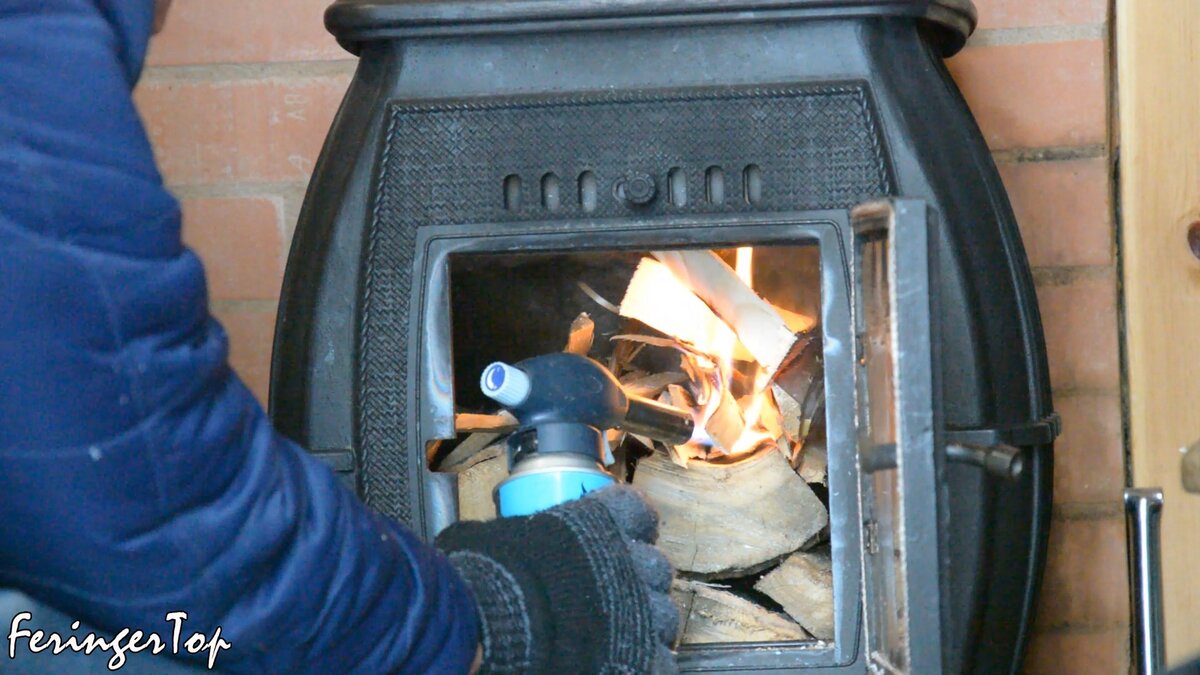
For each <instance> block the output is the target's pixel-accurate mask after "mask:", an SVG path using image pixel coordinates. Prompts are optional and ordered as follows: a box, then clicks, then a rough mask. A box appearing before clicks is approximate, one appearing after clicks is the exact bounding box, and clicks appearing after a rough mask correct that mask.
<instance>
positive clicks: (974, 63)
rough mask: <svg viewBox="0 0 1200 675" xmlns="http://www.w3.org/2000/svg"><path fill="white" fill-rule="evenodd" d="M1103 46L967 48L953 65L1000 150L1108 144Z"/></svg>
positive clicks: (1063, 44) (1060, 44) (986, 134)
mask: <svg viewBox="0 0 1200 675" xmlns="http://www.w3.org/2000/svg"><path fill="white" fill-rule="evenodd" d="M1104 50H1105V45H1104V41H1103V40H1080V41H1073V42H1056V43H1047V44H1022V45H1003V46H994V47H975V48H967V49H964V50H963V51H962V52H961V53H960V54H959V55H958V56H956V57H954V58H952V59H950V60H949V61H948V62H947V65H948V66H949V68H950V72H951V73H952V74H953V75H954V79H955V80H956V81H957V82H958V86H959V88H961V89H962V92H963V96H965V97H966V99H967V103H968V104H969V105H970V106H971V111H972V112H973V113H974V114H975V118H976V120H978V122H979V127H980V128H981V129H982V130H983V135H984V138H986V139H987V142H988V145H990V146H991V147H992V148H993V149H1007V148H1039V147H1050V146H1072V145H1092V144H1099V143H1103V142H1104V141H1105V138H1106V133H1105V130H1106V110H1107V108H1106V105H1107V97H1106V95H1105V86H1106V85H1105V64H1104Z"/></svg>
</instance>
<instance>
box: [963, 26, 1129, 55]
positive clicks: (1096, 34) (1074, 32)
mask: <svg viewBox="0 0 1200 675" xmlns="http://www.w3.org/2000/svg"><path fill="white" fill-rule="evenodd" d="M1107 35H1108V26H1107V25H1106V24H1103V23H1094V24H1076V25H1065V26H1022V27H1019V28H984V29H982V30H978V31H975V33H974V34H973V35H971V38H970V39H969V40H967V45H966V48H967V49H971V48H974V47H1006V46H1010V45H1028V44H1047V43H1055V42H1076V41H1080V40H1098V39H1104V38H1106V37H1107Z"/></svg>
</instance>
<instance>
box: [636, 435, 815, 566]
mask: <svg viewBox="0 0 1200 675" xmlns="http://www.w3.org/2000/svg"><path fill="white" fill-rule="evenodd" d="M633 484H634V485H635V486H637V487H639V488H641V490H642V491H643V493H644V494H645V495H646V497H647V498H648V499H649V500H650V502H651V503H652V504H654V506H655V507H656V508H657V509H658V512H659V517H660V528H659V542H658V543H659V547H660V548H661V549H662V550H663V552H664V553H665V554H666V556H667V558H668V559H670V561H671V564H672V565H674V566H675V568H676V569H679V570H684V571H687V572H692V573H694V574H697V575H701V576H704V577H705V578H720V577H731V576H741V575H745V574H752V573H754V572H756V571H759V570H762V569H765V568H766V567H768V566H769V565H771V564H772V563H774V562H775V561H776V560H779V559H780V558H782V557H783V556H785V555H787V554H789V553H792V552H794V551H796V550H797V549H799V548H800V547H801V546H803V545H804V544H805V543H806V542H808V541H809V540H810V539H812V538H813V537H814V536H816V535H817V534H818V533H819V532H820V531H821V529H822V528H823V527H825V525H826V523H827V522H828V521H829V514H828V513H827V512H826V510H825V506H824V505H822V504H821V501H820V500H819V499H818V498H817V496H816V495H815V494H813V491H812V489H811V488H809V487H808V484H807V483H805V482H804V480H803V479H802V478H800V476H798V475H796V472H795V471H793V470H792V467H791V466H790V465H789V464H788V462H787V460H786V459H784V457H783V455H782V454H781V453H780V452H779V451H778V450H776V449H774V448H771V449H768V450H764V451H760V452H758V453H756V454H754V455H752V456H750V457H749V458H747V459H744V460H741V461H738V462H736V463H733V464H724V465H719V464H712V463H708V462H691V463H690V464H689V465H688V468H686V469H685V468H682V467H680V466H678V465H677V464H675V463H673V462H672V461H671V460H670V459H668V458H667V457H666V456H664V455H662V454H659V453H656V454H654V455H652V456H650V457H647V458H644V459H642V460H641V461H640V462H639V463H638V466H637V469H636V471H635V472H634V475H633Z"/></svg>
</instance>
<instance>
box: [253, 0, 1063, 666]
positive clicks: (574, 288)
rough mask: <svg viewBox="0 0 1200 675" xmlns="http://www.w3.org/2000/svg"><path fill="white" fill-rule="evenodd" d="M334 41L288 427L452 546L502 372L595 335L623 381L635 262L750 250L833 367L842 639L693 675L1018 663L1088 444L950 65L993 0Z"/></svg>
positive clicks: (819, 444)
mask: <svg viewBox="0 0 1200 675" xmlns="http://www.w3.org/2000/svg"><path fill="white" fill-rule="evenodd" d="M326 19H327V24H328V26H329V28H330V29H331V30H332V31H333V33H334V34H335V35H336V36H337V37H338V39H339V41H340V42H341V43H342V44H343V45H344V46H345V47H346V48H347V49H349V50H350V51H351V52H353V53H355V54H358V55H359V56H360V57H361V61H360V64H359V67H358V71H357V73H356V75H355V78H354V81H353V83H352V84H351V86H350V89H349V92H348V93H347V95H346V99H345V102H344V104H343V106H342V109H341V111H340V112H339V114H338V116H337V119H336V121H335V122H334V125H333V129H332V131H331V132H330V135H329V139H328V141H327V144H326V146H325V150H324V152H323V154H322V157H321V160H320V162H319V163H318V165H317V168H316V171H315V173H314V176H313V181H312V185H311V187H310V190H309V193H308V197H307V199H306V201H305V205H304V209H303V212H302V214H301V218H300V223H299V225H298V227H297V230H296V234H295V239H294V243H293V247H292V252H291V258H290V261H289V265H288V270H287V275H286V278H285V282H284V293H283V299H282V302H281V307H280V314H279V323H278V330H277V336H276V347H275V359H274V363H273V368H272V387H271V402H270V403H271V410H272V415H273V417H274V419H275V421H276V423H277V425H278V426H279V428H280V429H281V430H282V431H283V432H284V433H286V434H288V435H289V436H291V437H292V438H293V439H295V440H296V441H297V442H299V443H300V444H302V445H304V446H305V447H307V448H310V449H311V451H312V452H314V453H315V454H317V455H318V456H320V457H322V458H324V459H325V460H327V461H328V462H329V463H330V464H331V465H332V466H333V467H334V468H335V470H337V471H338V472H340V473H341V475H342V476H343V477H344V479H345V480H346V482H347V483H348V484H349V485H350V486H351V487H353V488H354V489H355V490H357V491H358V493H359V494H360V495H361V496H362V498H363V499H364V500H365V501H366V502H367V503H368V504H369V505H370V506H372V507H374V508H375V509H378V510H379V511H381V512H383V513H386V514H388V515H390V516H393V517H395V518H397V519H399V520H400V521H402V522H404V523H406V524H408V525H409V526H411V527H412V528H414V529H415V530H417V531H418V532H423V533H425V534H426V535H429V536H432V534H434V533H435V532H437V531H438V530H439V529H440V528H442V527H444V526H445V525H446V524H448V523H450V522H453V521H454V520H455V519H457V518H458V517H459V515H460V507H461V506H462V502H461V499H460V497H461V495H460V494H459V492H460V491H459V487H460V486H459V485H458V481H459V480H460V479H461V478H462V474H453V473H448V472H444V471H435V470H432V469H437V468H440V467H439V466H438V465H439V463H441V462H444V461H445V456H446V452H450V453H453V450H454V449H456V447H457V446H456V444H458V445H461V444H462V443H464V442H465V441H464V440H463V436H461V435H460V434H458V433H457V431H456V412H463V411H473V412H480V413H487V412H495V410H494V409H492V410H490V411H489V410H487V409H486V404H487V402H486V401H485V400H483V399H482V397H481V396H480V394H479V392H478V390H477V385H476V382H477V379H478V376H479V372H480V370H481V369H482V368H483V366H484V365H485V364H486V363H487V362H488V361H491V360H496V359H506V360H519V359H521V358H526V357H531V356H534V355H537V354H541V353H545V352H549V351H556V350H561V349H562V343H563V340H564V338H565V336H566V334H567V331H568V325H569V324H570V323H571V320H572V318H573V317H575V316H576V315H577V313H578V312H580V311H581V310H584V311H588V312H589V313H590V315H591V316H592V317H594V322H595V325H594V331H595V343H594V344H595V347H594V350H593V351H591V352H589V355H590V356H593V357H594V358H597V359H602V360H604V361H605V362H606V363H611V362H612V361H611V359H612V356H613V353H614V351H615V350H616V346H615V343H614V342H613V341H612V340H611V338H613V337H615V336H617V334H618V332H620V331H621V330H624V329H627V328H628V327H629V325H630V324H629V323H628V321H629V319H628V317H624V318H623V317H621V316H620V314H621V313H622V309H623V307H615V306H614V307H612V308H611V309H613V310H615V311H613V312H609V311H608V310H605V309H604V308H603V307H602V306H601V305H602V304H605V303H603V302H601V301H604V300H606V299H607V301H608V302H609V304H615V303H617V302H620V301H621V299H622V298H621V296H622V293H623V292H624V291H627V290H628V288H629V284H630V283H631V278H632V276H633V275H634V274H635V273H636V270H637V269H638V267H639V265H642V264H648V263H645V261H648V260H654V259H655V258H656V256H657V257H659V258H662V257H664V256H666V257H669V256H670V255H673V253H672V252H680V251H683V252H687V253H685V255H693V254H694V255H700V256H707V258H706V259H709V260H719V261H721V262H720V264H726V263H728V267H729V269H734V267H735V258H737V256H738V254H737V253H736V251H739V250H744V251H753V255H754V260H755V263H754V264H755V266H754V268H753V269H754V271H753V272H749V271H747V272H746V273H745V274H744V275H742V277H743V280H744V281H745V283H746V284H747V285H749V286H751V287H752V288H754V290H755V292H756V293H760V294H761V295H762V296H763V297H764V298H766V299H767V300H769V301H770V302H771V303H772V304H773V305H774V306H775V307H776V308H778V309H779V310H780V313H781V316H782V315H783V314H788V315H789V316H790V315H792V314H796V315H803V316H806V317H807V318H808V319H809V320H810V323H811V325H809V326H807V327H806V328H805V329H804V330H808V331H809V335H810V336H811V338H812V343H813V344H815V345H817V346H818V350H817V352H816V354H817V357H816V358H817V361H818V362H819V364H820V369H819V370H815V371H810V373H811V372H815V373H817V375H819V377H816V378H810V379H812V380H813V381H811V382H808V383H807V384H806V387H807V388H806V389H805V391H808V390H809V389H813V390H814V391H819V394H820V397H819V404H820V405H819V406H817V407H816V408H815V409H816V411H817V412H814V409H813V407H812V406H809V407H807V408H805V409H806V410H807V411H808V412H807V413H804V414H805V415H808V416H809V417H810V419H806V420H805V421H806V424H805V427H804V429H805V432H804V433H805V434H808V435H809V436H812V435H813V434H814V433H816V434H817V436H819V439H818V438H817V436H812V439H810V440H812V442H811V443H809V445H810V447H812V448H817V450H823V451H824V453H825V456H826V458H827V459H826V461H827V466H826V467H825V468H824V471H825V473H824V474H823V478H822V479H821V480H823V481H824V488H822V489H819V490H817V491H816V493H817V494H818V496H819V498H820V501H821V503H822V505H823V506H827V507H828V514H829V515H828V526H827V527H826V528H824V529H823V531H822V532H821V533H819V534H817V535H813V536H812V537H810V538H809V539H810V541H809V543H806V544H805V546H810V545H812V542H817V544H819V545H820V546H823V547H826V548H827V550H828V556H829V559H830V561H831V562H830V563H829V564H830V568H831V575H832V597H833V604H832V609H833V612H832V624H831V625H832V628H831V633H830V636H829V637H828V638H826V639H822V640H817V639H809V636H808V633H806V632H804V631H800V632H798V633H797V634H796V637H795V638H794V639H774V638H773V639H769V640H752V641H740V642H728V641H705V640H699V641H694V642H693V643H691V644H685V645H683V646H682V647H681V649H680V656H679V662H680V665H681V667H682V668H683V670H685V671H722V672H733V671H737V672H775V671H787V670H803V669H810V668H812V669H816V668H821V669H826V670H828V671H836V672H867V671H871V672H911V673H929V672H939V671H940V672H972V673H993V672H1015V671H1016V670H1017V669H1018V668H1019V666H1020V661H1021V657H1022V653H1023V649H1024V645H1025V642H1026V637H1027V634H1028V631H1029V627H1030V621H1031V620H1032V616H1033V605H1034V601H1035V598H1036V595H1037V588H1038V584H1039V582H1040V577H1041V570H1042V566H1043V560H1044V551H1045V545H1046V535H1047V530H1048V522H1049V515H1050V491H1051V471H1052V444H1053V440H1054V437H1055V436H1056V434H1057V431H1058V423H1057V417H1056V416H1055V415H1054V414H1053V411H1052V405H1051V401H1050V385H1049V380H1048V375H1047V366H1046V356H1045V347H1044V344H1043V339H1042V329H1041V323H1040V318H1039V315H1038V309H1037V305H1036V299H1035V295H1034V291H1033V285H1032V280H1031V277H1030V272H1029V268H1028V264H1027V262H1026V259H1025V254H1024V251H1023V249H1022V245H1021V241H1020V237H1019V234H1018V231H1017V226H1016V223H1015V220H1014V217H1013V214H1012V210H1011V208H1010V206H1009V204H1008V200H1007V197H1006V195H1005V193H1004V190H1003V188H1002V186H1001V184H1000V180H999V178H998V175H997V173H996V169H995V167H994V165H993V163H992V160H991V158H990V155H989V153H988V149H987V147H986V145H985V144H984V141H983V139H982V137H981V136H980V133H979V131H978V129H977V127H976V125H975V123H974V121H973V119H972V118H971V115H970V113H969V111H968V110H967V107H966V105H965V104H964V102H963V100H962V98H961V96H960V95H959V93H958V91H957V89H956V88H955V86H954V84H953V83H952V82H951V80H950V78H949V76H948V75H947V72H946V70H945V68H944V66H943V64H942V59H943V58H944V57H945V56H947V55H950V54H953V53H954V52H955V51H957V50H958V49H959V48H961V47H962V45H963V43H964V41H965V40H966V37H967V36H968V35H969V33H970V31H971V30H972V29H973V27H974V23H975V10H974V8H973V7H972V5H971V4H970V2H969V1H967V0H913V1H910V0H875V1H870V0H707V1H703V2H699V1H684V0H657V1H654V0H607V1H599V0H559V1H551V0H441V1H425V2H398V1H394V0H372V1H366V0H340V1H339V2H337V3H336V4H334V6H333V7H331V8H330V10H329V12H328V14H327V17H326ZM738 269H739V272H738V273H739V274H741V271H740V270H741V268H740V267H739V268H738ZM580 282H583V283H584V284H585V285H587V290H588V291H590V293H589V292H587V291H585V290H584V289H583V288H582V287H581V286H580ZM693 290H694V289H693ZM652 295H653V294H652ZM710 304H711V303H710ZM652 314H656V313H654V312H652ZM655 318H656V317H651V321H650V322H651V323H653V319H655ZM721 318H725V317H721ZM789 325H790V324H789ZM655 328H657V326H650V327H649V328H647V329H646V330H644V331H642V333H641V334H642V336H643V337H642V338H639V339H643V340H645V337H644V336H646V335H650V336H653V335H656V334H657V332H658V331H656V330H655ZM651 351H652V350H651ZM651 351H646V352H645V353H646V354H649V353H651ZM645 358H649V357H645ZM658 358H659V360H660V361H661V360H662V357H661V356H660V357H658ZM675 358H676V360H678V356H676V357H675ZM651 360H653V359H651ZM630 363H631V364H632V365H629V366H628V368H629V369H632V370H637V369H642V370H644V371H653V370H654V369H655V366H651V365H648V364H647V363H646V362H645V361H642V362H636V363H635V362H630ZM693 366H694V364H693ZM674 367H675V366H673V365H671V364H668V365H666V366H661V365H660V366H657V368H659V369H660V370H661V369H663V368H666V369H668V370H669V369H671V368H674ZM642 370H638V372H639V373H640V372H642ZM739 372H740V371H739ZM729 374H730V381H734V380H736V379H737V377H736V376H737V374H736V373H733V372H732V371H730V373H729ZM760 374H761V373H760ZM740 377H742V379H743V380H744V379H745V377H746V375H745V373H741V375H740ZM730 386H731V387H732V385H730ZM814 386H815V389H814ZM673 391H676V393H677V394H678V392H679V390H678V389H677V390H673ZM662 395H663V396H667V394H662ZM679 395H684V394H679ZM685 397H686V395H685ZM801 398H804V397H803V396H801ZM802 407H803V406H802ZM745 412H746V411H745V410H742V413H743V417H744V414H745ZM459 427H461V424H459ZM814 430H818V431H814ZM789 447H791V446H789ZM651 450H653V448H651V449H649V450H647V452H646V453H643V455H642V456H641V457H640V458H638V457H633V458H632V459H631V458H628V457H626V458H625V459H623V460H622V461H624V462H628V463H627V464H623V465H622V467H623V468H622V469H621V471H622V472H624V471H626V468H625V467H628V471H629V472H631V473H632V476H633V480H634V481H635V482H636V481H637V480H638V479H639V476H643V477H644V476H645V475H646V472H647V471H648V469H646V466H648V463H649V462H650V461H651V460H649V459H647V455H649V456H651V457H653V456H655V455H654V453H653V452H651ZM817 450H806V452H809V453H815V452H817ZM639 459H640V461H639ZM677 459H678V458H677ZM693 460H695V458H693ZM682 461H683V463H686V458H684V460H682ZM702 463H703V462H702ZM666 464H671V463H670V462H666ZM704 466H708V465H707V464H705V465H704ZM793 478H794V476H793ZM806 480H809V482H810V483H812V482H813V480H812V479H811V476H810V478H809V479H806ZM804 489H808V488H804ZM810 502H811V500H810ZM468 515H469V514H468ZM822 524H823V523H822ZM664 526H666V524H665V523H664ZM785 534H786V533H785ZM778 562H779V561H778V560H773V561H772V564H776V563H778ZM757 567H761V566H749V567H746V568H745V571H744V573H745V574H747V575H754V574H760V573H761V569H757ZM704 578H706V577H704V576H703V575H696V579H698V580H699V581H703V579H704ZM748 578H750V577H748ZM755 579H758V577H753V578H752V581H753V580H755ZM755 583H757V581H755ZM755 588H757V586H756V587H755ZM718 590H722V591H726V590H728V591H729V592H731V593H733V594H740V595H739V597H756V596H754V594H755V593H756V591H755V590H754V589H752V588H750V587H749V585H748V584H743V585H741V586H739V583H738V581H737V580H736V579H735V580H734V581H733V582H730V583H729V584H728V585H727V586H721V587H720V588H719V589H718ZM767 605H768V609H771V610H779V607H770V606H769V605H770V603H767ZM775 613H776V614H778V612H777V611H776V612H775Z"/></svg>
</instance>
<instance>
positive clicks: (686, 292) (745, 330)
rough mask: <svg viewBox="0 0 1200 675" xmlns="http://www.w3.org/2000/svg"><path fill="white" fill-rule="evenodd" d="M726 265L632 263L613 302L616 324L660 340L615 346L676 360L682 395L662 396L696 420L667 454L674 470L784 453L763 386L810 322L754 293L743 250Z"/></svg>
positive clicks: (707, 260)
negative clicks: (670, 354)
mask: <svg viewBox="0 0 1200 675" xmlns="http://www.w3.org/2000/svg"><path fill="white" fill-rule="evenodd" d="M735 259H736V263H735V265H734V266H733V267H732V268H731V267H730V266H729V265H727V264H726V263H725V262H724V261H723V260H721V258H720V257H719V256H717V255H716V254H715V253H713V252H712V251H671V252H655V253H654V254H653V258H645V259H643V260H642V261H641V263H640V264H639V266H638V269H637V271H636V273H635V274H634V276H633V279H632V280H631V281H630V283H629V286H628V288H627V289H626V293H625V298H624V299H623V300H622V302H621V307H620V313H621V315H622V316H625V317H628V318H632V319H637V320H638V321H641V322H642V323H645V324H646V325H648V326H650V327H651V328H654V329H655V330H657V331H659V332H661V333H663V334H665V335H667V336H669V339H668V340H666V341H663V340H661V339H655V338H650V337H648V336H629V335H626V336H618V338H620V339H627V340H635V341H641V342H646V343H650V344H656V345H659V346H672V347H674V348H676V349H677V350H678V351H679V352H680V354H681V358H680V364H681V368H682V370H683V372H684V373H685V374H686V375H687V378H688V381H687V382H686V386H684V385H678V384H672V385H670V386H669V387H668V388H667V390H666V391H665V392H664V393H663V395H662V399H663V400H664V402H667V403H670V404H672V405H674V406H676V407H679V408H684V409H688V410H691V411H692V414H693V416H694V418H695V420H696V434H695V435H694V436H693V438H692V440H691V441H689V442H688V443H686V444H684V445H682V446H676V447H675V448H673V449H672V450H673V454H674V458H675V460H676V461H677V462H679V463H681V464H686V462H687V461H688V460H690V459H704V460H708V461H714V460H715V461H734V460H737V459H740V458H742V457H745V456H747V455H749V454H751V453H754V452H755V451H758V450H762V449H764V448H770V447H776V448H780V449H783V450H785V451H788V452H790V449H791V440H790V439H788V438H786V432H785V431H784V429H783V420H782V415H781V413H780V408H779V404H778V402H777V401H776V399H775V396H774V393H773V391H772V388H771V383H772V379H773V377H774V375H775V372H776V370H777V369H778V368H779V366H780V364H781V363H782V361H783V360H784V358H785V356H786V355H787V354H788V352H789V350H790V349H791V348H792V346H793V344H794V343H795V341H796V333H798V332H800V331H805V330H808V329H809V328H811V327H812V326H813V324H814V322H813V320H812V319H810V318H808V317H804V316H801V315H797V314H794V313H791V312H786V311H783V310H780V309H779V308H777V307H774V306H772V305H771V304H770V303H768V302H767V301H765V300H764V299H763V298H762V297H761V296H759V295H758V294H757V293H756V292H755V291H754V281H753V279H754V274H753V270H754V267H753V266H754V249H753V248H750V247H742V248H739V249H737V251H736V258H735ZM785 443H786V446H785V445H783V444H785Z"/></svg>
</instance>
